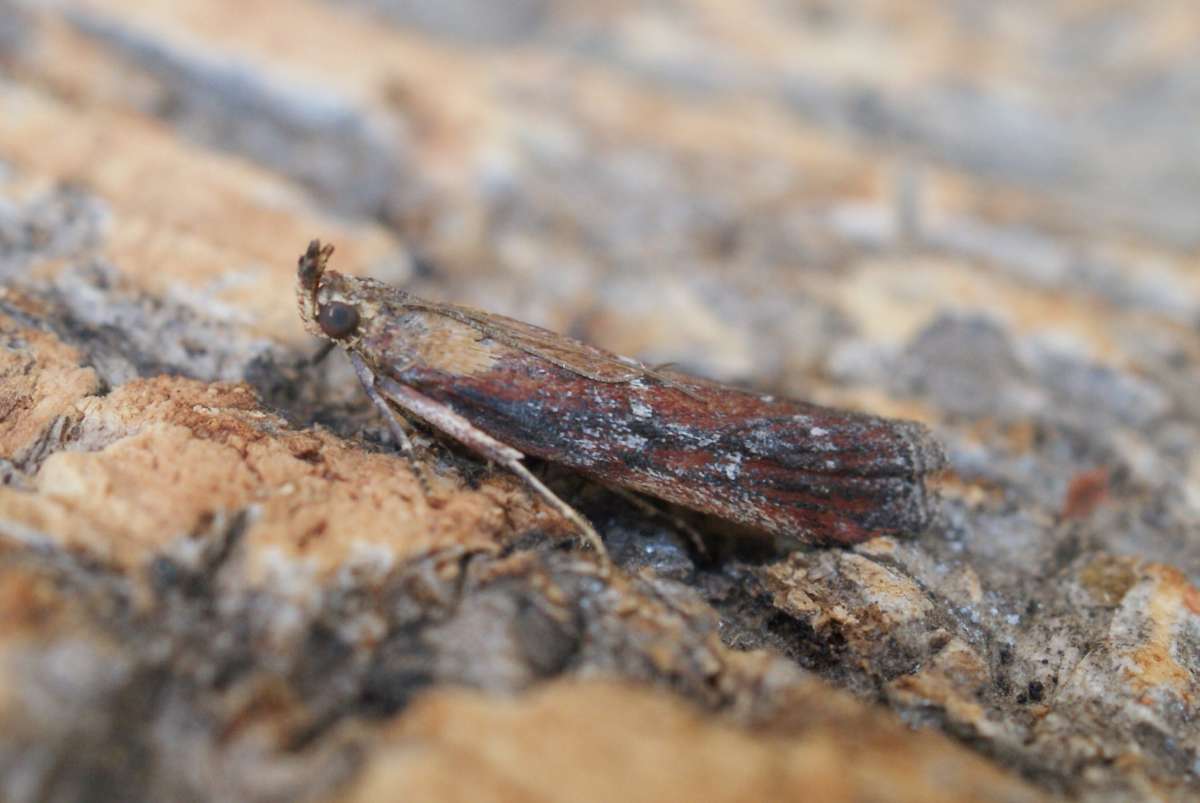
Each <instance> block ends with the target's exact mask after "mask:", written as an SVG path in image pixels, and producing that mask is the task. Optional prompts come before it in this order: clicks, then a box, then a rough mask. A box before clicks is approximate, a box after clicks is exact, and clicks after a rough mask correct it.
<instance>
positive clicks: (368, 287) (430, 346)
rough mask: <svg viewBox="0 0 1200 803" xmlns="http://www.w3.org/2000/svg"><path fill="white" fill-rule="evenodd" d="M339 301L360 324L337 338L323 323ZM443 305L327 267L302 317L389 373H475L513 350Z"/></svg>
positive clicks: (312, 329)
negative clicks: (420, 370)
mask: <svg viewBox="0 0 1200 803" xmlns="http://www.w3.org/2000/svg"><path fill="white" fill-rule="evenodd" d="M339 304H341V305H347V306H349V307H350V308H352V309H353V310H354V312H355V313H356V315H357V325H356V326H354V328H353V329H352V330H351V331H349V332H347V333H346V334H345V335H342V336H333V335H331V334H330V332H329V331H328V330H327V329H326V328H325V327H323V326H322V325H321V313H322V311H323V310H325V311H328V310H330V309H333V308H334V306H335V305H339ZM437 306H438V305H437V304H436V303H431V302H427V301H422V300H420V299H417V298H414V297H413V296H411V295H409V294H408V293H406V292H404V291H402V290H398V289H396V288H394V287H389V286H387V285H385V284H382V283H380V282H377V281H375V280H374V279H362V278H357V277H354V276H344V275H342V274H340V273H338V272H336V271H326V272H325V273H324V274H323V275H322V276H321V278H320V284H319V286H318V288H317V293H316V305H315V308H312V309H306V308H305V305H304V304H303V303H302V304H301V315H302V317H303V318H304V323H305V326H306V328H307V329H308V330H309V331H310V332H312V333H313V334H315V335H318V336H320V337H324V338H326V339H328V340H332V341H333V342H334V343H337V344H338V345H340V346H342V347H343V348H347V349H351V350H353V351H356V352H358V353H359V354H360V355H361V356H362V357H363V358H364V359H365V360H366V361H367V362H368V363H370V364H372V365H374V366H375V367H376V368H377V369H382V370H385V371H387V370H395V369H402V368H406V367H410V366H416V367H421V368H427V369H432V370H434V371H439V372H442V373H446V374H451V375H458V376H473V375H476V374H479V373H483V372H485V371H487V370H488V369H489V368H491V367H492V366H493V365H495V363H496V362H497V361H498V360H500V359H502V358H503V357H504V356H506V355H509V354H511V353H512V351H513V350H512V349H510V348H509V347H508V346H505V345H503V344H501V343H499V342H497V341H495V340H493V339H491V338H488V337H487V336H486V335H484V334H483V333H482V332H480V331H479V330H478V329H476V328H475V327H473V326H471V325H470V324H467V323H464V322H463V321H460V320H456V319H454V318H451V317H447V316H446V315H442V314H439V313H438V312H437ZM308 307H313V305H312V304H311V303H310V304H309V305H308Z"/></svg>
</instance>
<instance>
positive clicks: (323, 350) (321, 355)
mask: <svg viewBox="0 0 1200 803" xmlns="http://www.w3.org/2000/svg"><path fill="white" fill-rule="evenodd" d="M334 346H335V344H334V342H333V341H332V340H326V341H325V342H324V343H322V344H321V347H320V348H318V349H317V350H316V352H314V353H313V355H312V356H311V357H309V358H308V359H307V360H306V361H305V362H304V365H305V366H306V367H308V366H313V365H320V364H321V362H322V361H323V360H324V359H325V358H326V357H328V356H329V352H331V351H333V349H334Z"/></svg>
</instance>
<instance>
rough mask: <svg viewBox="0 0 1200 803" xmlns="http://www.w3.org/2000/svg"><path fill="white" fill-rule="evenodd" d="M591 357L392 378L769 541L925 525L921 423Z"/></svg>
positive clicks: (938, 455)
mask: <svg viewBox="0 0 1200 803" xmlns="http://www.w3.org/2000/svg"><path fill="white" fill-rule="evenodd" d="M505 325H506V326H507V322H505ZM534 329H535V331H536V332H537V333H541V332H543V331H544V330H536V328H534ZM481 331H483V329H481ZM546 334H550V333H546ZM489 336H494V335H491V333H489ZM555 337H557V336H555ZM505 342H507V341H505ZM537 342H538V343H539V344H540V342H541V341H540V340H539V341H537ZM588 348H589V354H588V358H587V360H583V359H582V358H581V357H579V355H578V354H577V353H575V352H571V359H572V360H574V361H575V362H574V363H572V364H571V365H570V366H569V367H565V368H564V367H562V366H560V365H559V363H558V361H557V360H553V359H550V358H541V355H540V354H538V356H536V357H535V356H531V355H532V354H533V352H530V351H528V350H525V349H521V350H515V349H516V347H514V350H512V351H509V352H507V354H506V356H504V357H503V358H502V359H500V360H498V361H497V362H496V363H495V364H494V365H493V366H492V367H491V368H490V369H489V370H488V371H486V372H483V373H479V374H474V375H472V376H463V375H461V374H452V373H446V372H443V371H439V370H437V369H436V368H434V367H431V366H425V365H417V366H408V367H406V368H405V369H403V370H398V371H397V372H396V373H395V374H394V378H396V379H397V380H398V381H400V382H403V383H405V384H409V385H412V386H413V387H415V388H417V389H418V390H420V391H421V392H422V393H425V394H427V395H429V396H431V397H433V398H434V399H436V400H438V401H441V402H443V403H445V404H447V405H449V406H450V407H452V408H453V409H455V410H456V411H458V412H459V413H460V414H462V415H464V416H465V417H467V418H468V419H470V420H471V422H472V423H473V424H474V425H476V426H477V427H479V428H480V429H482V430H484V431H485V432H487V433H488V434H490V435H492V436H493V437H495V438H497V439H499V440H501V441H503V442H505V443H507V444H510V445H512V446H514V447H516V448H517V449H520V450H521V451H522V452H524V453H526V454H531V455H536V456H538V457H541V458H544V459H546V460H550V461H553V462H556V463H561V464H564V465H568V466H572V467H574V468H576V469H579V470H580V471H583V472H585V473H588V474H591V475H593V476H596V477H598V478H600V479H602V480H604V481H606V482H611V483H615V484H618V485H623V486H626V487H629V488H633V489H635V490H638V491H642V492H645V493H647V494H650V495H653V496H657V497H659V498H661V499H666V500H668V501H671V502H675V503H678V504H681V505H684V506H687V507H691V508H694V509H696V510H700V511H703V512H706V513H710V514H714V515H717V516H720V517H723V518H726V519H729V520H732V521H736V522H740V523H743V524H747V525H750V526H753V527H757V528H759V529H762V530H766V531H768V532H772V533H776V534H781V535H787V536H794V537H798V538H801V539H803V540H807V541H824V542H839V543H853V542H856V541H861V540H863V539H866V538H870V537H873V536H875V535H882V534H890V533H903V532H917V531H920V530H922V529H924V528H925V527H926V526H927V525H928V523H929V521H930V519H931V517H932V515H933V510H934V505H933V503H932V501H931V500H930V498H929V496H928V495H927V493H926V489H925V485H924V480H925V476H926V475H927V474H928V473H929V472H931V471H935V470H937V469H939V468H940V467H941V466H942V463H943V461H944V458H943V456H942V452H941V450H940V448H939V447H938V446H937V444H936V443H935V442H934V441H933V440H932V438H931V437H930V436H929V434H928V432H927V431H926V430H925V429H924V427H921V426H920V425H918V424H913V423H909V422H899V421H889V420H885V419H881V418H875V417H873V416H867V415H858V414H854V413H847V412H844V411H840V410H832V409H828V408H823V407H818V406H816V405H811V404H805V403H802V402H793V401H786V400H775V399H771V398H769V397H763V396H757V395H753V394H748V393H744V392H741V391H738V390H735V389H732V388H727V387H723V386H720V385H716V384H712V383H698V384H695V385H689V388H688V392H687V393H681V392H679V389H678V388H676V387H672V386H669V385H665V384H663V383H661V382H659V381H658V380H656V379H654V378H652V377H647V376H638V377H634V378H632V379H629V380H627V381H624V382H619V383H616V382H597V381H594V380H592V379H590V378H588V376H587V375H586V374H584V373H583V372H582V371H580V370H577V369H576V368H575V367H574V366H575V365H576V364H583V365H584V367H586V368H588V369H590V368H591V367H592V366H593V365H594V364H596V362H599V363H600V364H601V365H604V364H605V363H604V362H603V360H599V361H592V358H591V355H590V347H588ZM594 351H597V352H599V350H598V349H596V350H594ZM599 353H600V355H601V356H606V355H605V353H604V352H599ZM608 359H609V360H610V361H612V360H615V359H616V358H614V357H608Z"/></svg>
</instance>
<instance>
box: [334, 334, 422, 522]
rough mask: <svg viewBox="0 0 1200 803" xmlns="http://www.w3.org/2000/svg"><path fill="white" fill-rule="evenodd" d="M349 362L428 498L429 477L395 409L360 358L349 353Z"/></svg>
mask: <svg viewBox="0 0 1200 803" xmlns="http://www.w3.org/2000/svg"><path fill="white" fill-rule="evenodd" d="M350 362H351V363H352V364H353V365H354V372H355V373H356V374H358V381H359V382H361V383H362V386H363V390H365V391H366V392H367V398H369V399H370V400H371V402H372V403H373V404H374V405H375V408H376V409H377V410H379V412H380V414H381V415H382V416H383V420H384V421H385V422H386V423H387V426H388V430H389V431H390V432H391V433H392V440H394V441H395V442H396V445H397V446H399V447H400V451H401V452H403V453H404V456H405V457H406V458H408V464H409V465H410V466H412V470H413V474H415V475H416V476H417V482H419V483H420V484H421V492H422V493H424V494H425V498H426V499H429V498H430V497H431V496H433V491H432V489H431V488H430V487H429V478H428V477H426V476H425V470H424V469H423V468H422V466H421V464H420V462H418V460H417V452H416V449H414V448H413V444H412V440H411V439H410V438H409V437H408V433H407V432H405V430H404V425H403V424H401V423H400V418H399V416H397V415H396V411H395V410H393V409H392V408H391V405H389V404H388V403H387V400H386V399H384V398H383V396H381V395H380V393H379V389H378V388H376V387H375V374H374V373H372V372H371V369H370V368H368V367H367V366H366V363H364V362H363V361H362V358H361V357H359V356H358V355H357V354H354V353H353V352H351V353H350Z"/></svg>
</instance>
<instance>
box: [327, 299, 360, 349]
mask: <svg viewBox="0 0 1200 803" xmlns="http://www.w3.org/2000/svg"><path fill="white" fill-rule="evenodd" d="M317 325H318V326H320V327H321V331H322V332H324V333H325V334H327V335H329V336H330V337H332V338H333V339H334V340H340V339H341V338H343V337H346V336H347V335H349V334H351V333H352V332H354V330H355V329H357V328H358V310H357V309H355V308H354V306H353V305H352V304H343V303H342V302H340V301H331V302H330V303H328V304H323V305H322V306H321V310H320V312H318V313H317Z"/></svg>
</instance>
